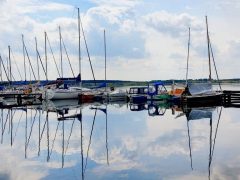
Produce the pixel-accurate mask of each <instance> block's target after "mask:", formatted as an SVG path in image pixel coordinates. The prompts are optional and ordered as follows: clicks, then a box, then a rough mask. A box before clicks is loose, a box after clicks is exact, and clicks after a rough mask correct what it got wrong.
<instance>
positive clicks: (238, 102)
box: [222, 90, 240, 107]
mask: <svg viewBox="0 0 240 180" xmlns="http://www.w3.org/2000/svg"><path fill="white" fill-rule="evenodd" d="M222 101H223V106H224V107H240V91H227V90H225V91H223V96H222Z"/></svg>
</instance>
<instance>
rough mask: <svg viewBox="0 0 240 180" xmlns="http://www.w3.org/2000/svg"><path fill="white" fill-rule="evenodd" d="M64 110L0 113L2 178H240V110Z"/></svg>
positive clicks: (100, 107) (89, 107)
mask: <svg viewBox="0 0 240 180" xmlns="http://www.w3.org/2000/svg"><path fill="white" fill-rule="evenodd" d="M224 88H225V89H240V88H239V86H225V87H224ZM61 103H62V102H55V103H52V104H44V105H42V106H32V107H29V108H28V109H26V108H18V109H16V108H15V109H0V142H1V144H0V159H1V160H0V179H17V180H18V179H71V180H73V179H86V180H87V179H184V180H185V179H240V151H239V149H240V145H239V143H238V142H239V141H238V139H240V131H239V130H240V121H239V116H240V109H237V108H222V107H213V108H204V109H203V108H201V109H188V110H184V111H185V113H184V112H183V110H182V109H181V108H177V107H171V106H170V105H166V104H158V105H157V106H156V107H158V109H154V108H153V107H148V106H147V105H144V106H138V107H137V106H130V105H127V104H110V105H108V106H106V105H100V104H86V105H84V106H81V107H80V106H77V103H76V102H72V101H68V102H64V103H63V104H61ZM67 104H70V105H72V106H71V107H70V108H69V109H68V110H66V109H64V108H65V107H66V106H65V105H67ZM54 106H58V107H59V109H64V110H63V111H59V112H58V113H56V112H51V111H54V110H55V109H54ZM136 108H139V111H136ZM148 108H149V109H148ZM47 110H48V111H47ZM134 110H135V111H134ZM63 113H65V114H64V115H62V114H63ZM63 117H65V118H63ZM63 119H65V120H64V121H63ZM80 119H82V121H80Z"/></svg>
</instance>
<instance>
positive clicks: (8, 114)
mask: <svg viewBox="0 0 240 180" xmlns="http://www.w3.org/2000/svg"><path fill="white" fill-rule="evenodd" d="M8 116H10V111H9V110H8V113H7V116H6V121H5V123H4V128H3V131H2V136H3V134H4V132H5V129H6V124H7V121H8Z"/></svg>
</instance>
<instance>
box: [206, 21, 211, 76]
mask: <svg viewBox="0 0 240 180" xmlns="http://www.w3.org/2000/svg"><path fill="white" fill-rule="evenodd" d="M206 27H207V44H208V65H209V81H212V75H211V57H210V42H209V32H208V20H207V16H206Z"/></svg>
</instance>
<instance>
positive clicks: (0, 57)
mask: <svg viewBox="0 0 240 180" xmlns="http://www.w3.org/2000/svg"><path fill="white" fill-rule="evenodd" d="M0 60H1V63H2V65H3V69H4V72H5V75H6V77H7V80H8V81H10V79H9V77H8V74H7V70H6V68H5V66H4V64H3V60H2V56H1V55H0Z"/></svg>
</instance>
